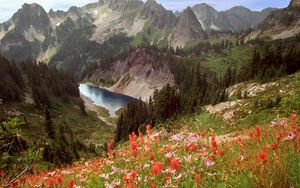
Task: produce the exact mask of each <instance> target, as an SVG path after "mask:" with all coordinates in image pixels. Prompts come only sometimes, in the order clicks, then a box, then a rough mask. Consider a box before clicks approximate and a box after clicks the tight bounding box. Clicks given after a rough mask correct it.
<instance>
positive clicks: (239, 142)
mask: <svg viewBox="0 0 300 188" xmlns="http://www.w3.org/2000/svg"><path fill="white" fill-rule="evenodd" d="M236 142H237V143H238V144H239V145H240V146H242V147H245V142H244V141H243V139H242V138H241V137H238V138H237V140H236Z"/></svg>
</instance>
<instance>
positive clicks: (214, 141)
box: [211, 136, 217, 148]
mask: <svg viewBox="0 0 300 188" xmlns="http://www.w3.org/2000/svg"><path fill="white" fill-rule="evenodd" d="M211 146H212V147H213V148H217V141H216V138H215V136H212V137H211Z"/></svg>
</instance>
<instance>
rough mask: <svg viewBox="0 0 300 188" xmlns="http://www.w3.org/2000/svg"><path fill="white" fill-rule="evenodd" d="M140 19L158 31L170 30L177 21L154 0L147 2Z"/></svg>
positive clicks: (170, 12) (171, 13)
mask: <svg viewBox="0 0 300 188" xmlns="http://www.w3.org/2000/svg"><path fill="white" fill-rule="evenodd" d="M141 18H144V19H146V20H149V22H150V23H151V24H152V25H153V26H154V27H156V28H158V29H170V28H173V27H174V26H175V25H176V22H177V19H176V16H175V15H174V14H173V12H172V11H167V10H166V9H165V8H164V7H163V6H162V5H160V4H158V3H157V2H156V1H155V0H148V1H147V2H146V3H145V5H144V7H143V9H142V11H141Z"/></svg>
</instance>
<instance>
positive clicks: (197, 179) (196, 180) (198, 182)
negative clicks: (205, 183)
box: [194, 175, 201, 185]
mask: <svg viewBox="0 0 300 188" xmlns="http://www.w3.org/2000/svg"><path fill="white" fill-rule="evenodd" d="M194 180H195V182H196V184H198V185H199V184H200V183H201V176H200V175H195V176H194Z"/></svg>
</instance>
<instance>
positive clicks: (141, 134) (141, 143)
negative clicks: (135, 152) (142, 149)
mask: <svg viewBox="0 0 300 188" xmlns="http://www.w3.org/2000/svg"><path fill="white" fill-rule="evenodd" d="M139 138H140V139H139V141H140V145H144V137H143V133H141V132H140V131H139Z"/></svg>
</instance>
